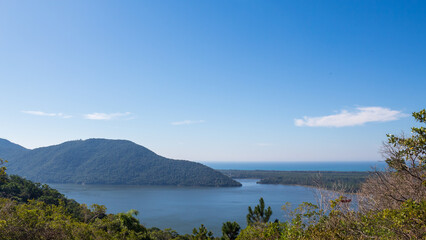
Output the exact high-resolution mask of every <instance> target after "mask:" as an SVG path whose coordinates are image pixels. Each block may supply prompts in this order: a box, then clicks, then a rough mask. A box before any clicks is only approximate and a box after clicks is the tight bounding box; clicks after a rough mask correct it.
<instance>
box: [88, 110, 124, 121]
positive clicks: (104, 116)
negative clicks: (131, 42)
mask: <svg viewBox="0 0 426 240" xmlns="http://www.w3.org/2000/svg"><path fill="white" fill-rule="evenodd" d="M131 114H132V113H130V112H125V113H97V112H95V113H89V114H84V118H85V119H90V120H113V119H119V118H123V117H126V116H130V115H131Z"/></svg>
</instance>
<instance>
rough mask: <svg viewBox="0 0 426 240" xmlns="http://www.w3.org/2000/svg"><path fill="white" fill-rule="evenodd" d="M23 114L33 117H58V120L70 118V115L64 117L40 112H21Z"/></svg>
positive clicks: (61, 114)
mask: <svg viewBox="0 0 426 240" xmlns="http://www.w3.org/2000/svg"><path fill="white" fill-rule="evenodd" d="M21 112H22V113H25V114H30V115H35V116H45V117H60V118H71V117H72V116H71V115H66V114H63V113H47V112H42V111H21Z"/></svg>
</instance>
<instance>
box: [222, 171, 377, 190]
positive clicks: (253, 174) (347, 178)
mask: <svg viewBox="0 0 426 240" xmlns="http://www.w3.org/2000/svg"><path fill="white" fill-rule="evenodd" d="M219 171H220V172H222V173H223V174H225V175H227V176H230V177H232V178H256V179H260V181H259V182H258V183H260V184H284V185H303V186H313V187H320V188H325V189H329V190H343V191H345V192H356V191H358V190H359V189H360V186H361V183H363V182H364V181H365V180H366V179H367V177H368V175H369V173H368V172H336V171H321V172H318V171H268V170H219Z"/></svg>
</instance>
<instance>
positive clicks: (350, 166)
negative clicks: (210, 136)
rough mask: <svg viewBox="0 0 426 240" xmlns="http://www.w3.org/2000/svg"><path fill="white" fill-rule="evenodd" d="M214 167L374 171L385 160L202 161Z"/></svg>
mask: <svg viewBox="0 0 426 240" xmlns="http://www.w3.org/2000/svg"><path fill="white" fill-rule="evenodd" d="M202 163H203V164H205V165H207V166H209V167H211V168H213V169H233V170H277V171H355V172H363V171H373V170H374V169H377V170H383V169H384V168H385V167H386V163H385V162H384V161H334V162H331V161H330V162H202Z"/></svg>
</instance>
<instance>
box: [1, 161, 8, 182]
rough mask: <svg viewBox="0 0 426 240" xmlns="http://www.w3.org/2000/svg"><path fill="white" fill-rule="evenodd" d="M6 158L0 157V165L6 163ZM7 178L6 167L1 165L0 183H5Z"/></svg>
mask: <svg viewBox="0 0 426 240" xmlns="http://www.w3.org/2000/svg"><path fill="white" fill-rule="evenodd" d="M6 162H7V161H6V160H3V159H1V158H0V166H1V165H3V164H4V163H6ZM6 180H7V174H6V167H5V166H2V167H0V184H1V183H5V182H6Z"/></svg>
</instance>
